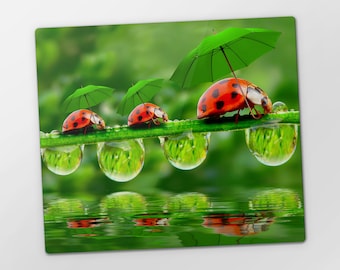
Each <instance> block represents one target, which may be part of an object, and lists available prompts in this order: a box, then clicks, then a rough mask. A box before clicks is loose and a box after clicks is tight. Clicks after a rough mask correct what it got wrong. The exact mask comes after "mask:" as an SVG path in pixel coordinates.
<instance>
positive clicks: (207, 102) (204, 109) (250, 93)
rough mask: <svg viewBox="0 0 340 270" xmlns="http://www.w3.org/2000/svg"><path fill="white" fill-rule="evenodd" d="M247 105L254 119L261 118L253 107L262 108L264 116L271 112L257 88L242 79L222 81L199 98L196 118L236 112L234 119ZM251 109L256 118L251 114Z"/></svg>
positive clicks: (267, 101) (270, 107) (265, 97)
mask: <svg viewBox="0 0 340 270" xmlns="http://www.w3.org/2000/svg"><path fill="white" fill-rule="evenodd" d="M240 88H242V91H243V92H244V95H242V92H241V90H240ZM245 99H246V100H245ZM246 101H247V102H246ZM247 103H248V105H249V109H251V114H252V116H253V117H254V118H259V117H261V116H262V115H261V113H260V112H258V111H257V110H256V109H255V108H254V106H255V105H260V106H262V107H263V109H264V114H266V113H270V112H271V111H272V102H271V100H270V99H269V97H268V96H267V94H266V93H265V92H264V91H263V90H262V89H261V88H259V87H258V86H256V85H254V84H252V83H251V82H248V81H246V80H243V79H235V78H226V79H222V80H220V81H218V82H216V83H214V84H213V85H212V86H210V87H209V88H208V89H207V90H206V91H205V92H204V93H203V95H202V96H201V97H200V99H199V101H198V105H197V118H198V119H201V118H211V117H213V118H214V117H218V116H220V115H223V114H225V113H226V112H232V111H236V110H237V111H238V112H237V116H236V117H238V115H239V112H240V110H242V109H244V108H246V107H248V105H247ZM253 109H254V110H255V112H256V117H255V116H254V115H253V113H252V110H253Z"/></svg>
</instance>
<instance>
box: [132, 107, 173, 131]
mask: <svg viewBox="0 0 340 270" xmlns="http://www.w3.org/2000/svg"><path fill="white" fill-rule="evenodd" d="M160 120H162V121H163V122H167V121H168V120H169V119H168V115H167V114H166V112H164V111H163V110H162V109H161V108H160V107H159V106H157V105H155V104H152V103H142V104H139V105H138V106H137V107H135V108H134V109H133V110H132V112H131V113H130V115H129V117H128V126H130V127H131V126H140V125H143V124H148V125H149V127H150V124H151V123H154V124H155V125H157V126H158V125H160V124H161V122H160Z"/></svg>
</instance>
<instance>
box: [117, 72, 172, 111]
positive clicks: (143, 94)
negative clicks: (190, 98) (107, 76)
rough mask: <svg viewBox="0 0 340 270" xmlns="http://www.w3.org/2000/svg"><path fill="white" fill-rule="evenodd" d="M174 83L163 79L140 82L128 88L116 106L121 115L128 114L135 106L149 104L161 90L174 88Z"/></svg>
mask: <svg viewBox="0 0 340 270" xmlns="http://www.w3.org/2000/svg"><path fill="white" fill-rule="evenodd" d="M174 86H175V85H174V83H173V82H171V81H169V80H165V79H160V78H157V79H147V80H140V81H138V82H137V83H136V84H135V85H133V86H132V87H130V88H129V89H128V91H127V93H126V94H125V96H124V97H123V99H122V101H121V103H120V104H119V106H118V109H117V112H118V113H119V114H121V115H127V114H129V113H130V112H131V111H132V110H133V109H134V108H135V107H136V106H137V105H139V104H141V103H145V102H149V101H150V100H151V99H152V98H153V97H154V96H155V95H156V94H157V93H158V92H159V91H160V90H161V89H164V88H166V87H174Z"/></svg>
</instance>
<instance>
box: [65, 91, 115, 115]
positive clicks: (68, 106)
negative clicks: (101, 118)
mask: <svg viewBox="0 0 340 270" xmlns="http://www.w3.org/2000/svg"><path fill="white" fill-rule="evenodd" d="M112 93H113V89H112V88H110V87H106V86H97V85H87V86H85V87H82V88H78V89H76V90H75V91H74V92H73V93H72V94H71V95H69V96H68V97H67V98H66V99H65V101H64V102H63V105H62V107H63V109H64V111H65V112H72V111H75V110H78V109H84V108H90V107H93V106H95V105H97V104H99V103H101V102H103V101H104V100H106V99H108V98H111V97H112Z"/></svg>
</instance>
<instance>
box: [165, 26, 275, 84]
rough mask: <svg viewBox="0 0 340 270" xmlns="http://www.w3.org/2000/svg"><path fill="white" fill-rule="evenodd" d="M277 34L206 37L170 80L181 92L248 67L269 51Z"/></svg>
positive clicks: (256, 31)
mask: <svg viewBox="0 0 340 270" xmlns="http://www.w3.org/2000/svg"><path fill="white" fill-rule="evenodd" d="M280 34H281V33H280V32H276V31H271V30H267V29H261V28H227V29H226V30H224V31H222V32H220V33H217V34H215V35H212V36H208V37H206V38H204V39H203V40H202V42H201V43H200V44H199V45H198V46H197V47H196V48H195V49H193V50H192V51H191V52H190V53H189V54H188V55H187V56H186V57H185V58H184V59H183V60H182V62H181V63H180V64H179V65H178V67H177V69H176V70H175V72H174V73H173V75H172V76H171V80H173V81H174V82H176V83H178V84H179V85H180V86H181V87H182V88H189V87H193V86H195V85H197V84H199V83H203V82H213V81H216V80H218V79H221V78H223V77H226V75H227V74H229V73H233V75H234V77H236V76H235V74H234V70H238V69H241V68H244V67H246V66H248V65H249V64H250V63H252V62H253V61H255V60H256V59H257V58H259V57H260V56H262V55H263V54H265V53H266V52H268V51H270V50H272V49H273V48H274V47H275V45H276V42H277V40H278V38H279V36H280Z"/></svg>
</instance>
